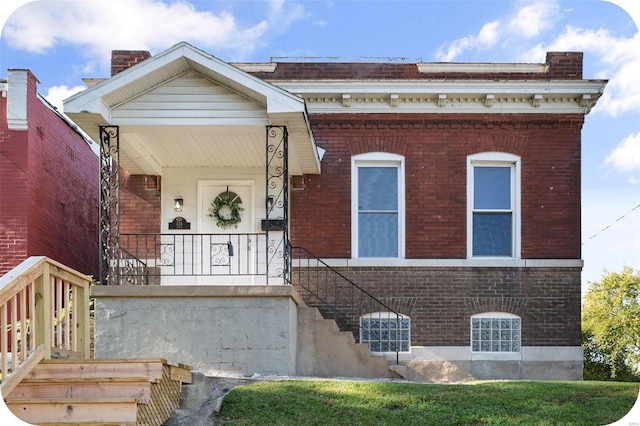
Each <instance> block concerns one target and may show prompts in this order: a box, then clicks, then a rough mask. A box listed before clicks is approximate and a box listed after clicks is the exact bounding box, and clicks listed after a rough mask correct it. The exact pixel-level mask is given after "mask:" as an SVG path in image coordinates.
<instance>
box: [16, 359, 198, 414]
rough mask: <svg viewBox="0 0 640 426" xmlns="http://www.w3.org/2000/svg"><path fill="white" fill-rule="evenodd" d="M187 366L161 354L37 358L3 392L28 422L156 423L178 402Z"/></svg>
mask: <svg viewBox="0 0 640 426" xmlns="http://www.w3.org/2000/svg"><path fill="white" fill-rule="evenodd" d="M190 382H191V371H190V368H189V367H187V366H184V365H174V364H169V363H167V362H166V361H165V360H163V359H134V360H110V359H51V360H43V361H41V362H40V363H39V364H38V365H36V366H35V367H34V369H33V370H31V372H29V374H28V375H27V376H26V377H25V378H24V379H23V380H22V381H21V382H20V383H19V384H18V385H17V386H16V387H15V389H13V390H12V391H11V392H10V393H9V395H7V396H5V397H4V399H5V402H6V404H7V406H8V407H9V409H10V410H11V412H12V413H13V414H14V415H15V416H16V417H18V418H19V419H21V420H23V421H25V422H28V423H31V424H94V425H95V424H101V425H136V424H138V425H158V426H159V425H161V424H162V423H164V421H165V420H166V419H168V418H169V416H170V415H171V412H172V411H173V410H174V409H175V408H177V407H178V405H179V403H180V392H181V386H182V383H190Z"/></svg>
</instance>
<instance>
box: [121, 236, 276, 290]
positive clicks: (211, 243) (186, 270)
mask: <svg viewBox="0 0 640 426" xmlns="http://www.w3.org/2000/svg"><path fill="white" fill-rule="evenodd" d="M278 234H279V233H277V232H273V231H272V232H271V233H270V234H269V237H270V238H271V239H270V240H267V234H266V233H255V234H232V233H229V234H183V233H180V234H120V241H119V245H120V250H119V255H118V256H116V257H115V259H114V260H113V261H112V265H111V267H112V268H113V269H114V273H113V275H114V276H117V277H119V284H142V285H148V284H160V281H161V279H164V277H249V278H251V279H250V280H246V281H242V279H241V278H236V279H235V280H234V281H228V283H232V284H252V283H255V284H268V283H269V278H271V283H273V284H285V283H286V280H285V270H286V268H285V265H284V262H285V260H286V256H285V253H284V252H285V251H286V250H285V249H284V246H283V244H282V241H281V240H282V234H281V233H280V235H278ZM175 282H177V280H176V279H175V278H173V279H170V280H169V281H167V282H166V283H167V284H171V283H175ZM188 282H189V281H183V282H182V283H188ZM218 282H222V281H220V280H218ZM192 283H194V284H195V283H197V282H196V281H193V282H192ZM211 283H216V282H211Z"/></svg>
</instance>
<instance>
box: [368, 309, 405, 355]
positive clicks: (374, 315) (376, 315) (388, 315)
mask: <svg viewBox="0 0 640 426" xmlns="http://www.w3.org/2000/svg"><path fill="white" fill-rule="evenodd" d="M398 315H400V319H403V320H404V319H407V320H409V329H408V334H409V336H408V339H407V347H408V350H406V351H398V352H399V353H405V354H406V353H410V352H411V317H410V316H409V315H404V314H401V313H398ZM363 318H366V319H397V317H396V314H394V313H392V312H388V311H380V312H370V313H368V314H364V315H360V319H359V325H360V343H362V319H363ZM401 340H402V339H401ZM365 343H369V342H365ZM371 353H376V354H388V353H395V351H386V352H377V351H371Z"/></svg>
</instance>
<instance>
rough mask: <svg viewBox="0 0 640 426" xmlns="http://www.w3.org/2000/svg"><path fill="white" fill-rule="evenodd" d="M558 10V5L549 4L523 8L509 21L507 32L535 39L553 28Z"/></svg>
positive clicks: (539, 3) (543, 3) (537, 4)
mask: <svg viewBox="0 0 640 426" xmlns="http://www.w3.org/2000/svg"><path fill="white" fill-rule="evenodd" d="M558 10H559V7H558V5H557V4H556V3H550V2H537V3H534V4H532V5H529V6H525V7H523V8H522V9H520V10H519V11H518V13H517V14H516V16H514V17H513V18H512V19H511V20H510V21H509V30H510V32H511V33H512V34H518V35H521V36H522V37H524V38H527V39H528V38H532V37H535V36H537V35H539V34H540V33H541V32H542V31H544V30H546V29H549V28H551V27H552V26H553V23H554V17H557V16H558V13H557V12H558Z"/></svg>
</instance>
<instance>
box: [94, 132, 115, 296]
mask: <svg viewBox="0 0 640 426" xmlns="http://www.w3.org/2000/svg"><path fill="white" fill-rule="evenodd" d="M119 131H120V129H119V127H118V126H100V259H99V265H100V270H99V273H100V277H99V280H100V283H101V284H118V283H119V282H120V280H119V278H120V277H119V275H120V270H119V268H118V267H116V265H115V264H114V261H115V260H116V259H117V253H118V250H119V249H118V246H119V239H120V208H119V200H120V133H119Z"/></svg>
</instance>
